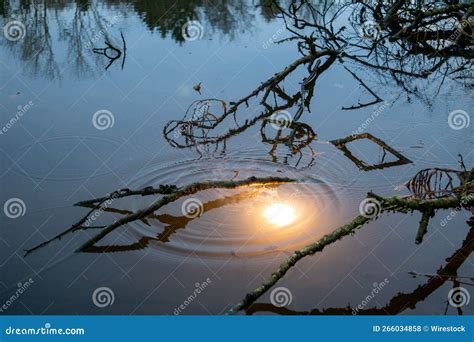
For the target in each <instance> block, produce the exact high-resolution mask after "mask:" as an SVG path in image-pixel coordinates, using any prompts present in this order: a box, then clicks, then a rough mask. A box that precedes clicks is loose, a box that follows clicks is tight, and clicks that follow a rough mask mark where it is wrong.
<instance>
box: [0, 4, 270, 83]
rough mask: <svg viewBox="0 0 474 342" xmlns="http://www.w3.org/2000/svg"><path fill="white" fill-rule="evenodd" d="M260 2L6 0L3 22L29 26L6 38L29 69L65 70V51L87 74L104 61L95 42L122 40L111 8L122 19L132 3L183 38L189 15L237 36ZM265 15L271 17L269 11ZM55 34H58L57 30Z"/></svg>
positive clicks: (149, 20)
mask: <svg viewBox="0 0 474 342" xmlns="http://www.w3.org/2000/svg"><path fill="white" fill-rule="evenodd" d="M255 5H256V4H254V3H253V2H251V1H239V0H223V1H216V2H214V1H213V2H209V1H204V0H191V1H189V0H178V1H172V0H165V1H154V0H140V1H126V0H104V1H100V0H62V1H47V0H39V1H35V0H21V1H20V2H19V3H17V2H15V1H14V0H1V1H0V16H2V17H3V23H4V24H5V23H7V22H8V21H9V20H11V19H12V18H14V19H15V20H19V21H21V22H22V23H23V24H24V25H25V26H26V28H27V29H26V32H25V36H24V38H23V39H21V40H19V41H16V42H14V43H11V42H8V41H7V42H6V44H8V47H9V49H10V50H11V51H12V52H13V53H14V54H15V55H16V56H18V57H19V58H20V59H21V60H23V61H25V62H26V63H25V64H26V69H27V70H29V71H30V72H31V73H33V74H38V75H47V76H49V77H50V78H55V77H59V76H60V74H61V68H62V67H63V66H61V65H59V61H60V58H61V57H62V56H63V55H64V54H65V55H66V58H67V65H69V66H73V67H74V71H75V74H76V75H78V76H81V75H87V74H91V73H92V72H93V71H94V70H96V68H97V66H100V65H101V62H100V60H99V59H97V57H96V56H93V55H91V52H90V50H91V48H92V47H94V46H95V45H99V46H100V45H103V41H104V40H109V41H111V42H112V43H114V42H117V43H120V36H119V35H118V32H116V30H114V29H113V28H112V29H111V28H110V27H111V26H112V24H113V18H111V13H114V15H120V16H121V18H122V19H123V18H125V17H126V16H128V15H129V11H130V9H133V10H134V11H135V12H136V13H137V14H138V15H139V17H140V18H141V19H142V20H143V22H144V24H145V25H146V26H147V27H148V28H149V29H150V30H153V31H155V30H156V31H158V32H160V34H161V36H162V37H168V36H170V37H172V38H173V39H174V40H175V41H178V42H184V37H183V34H182V27H183V25H184V24H185V23H186V22H187V21H190V20H198V21H200V22H201V24H202V25H203V27H204V32H203V34H204V35H206V34H209V33H210V32H213V31H218V32H221V33H222V34H225V35H227V36H228V37H230V38H231V39H232V37H234V36H235V35H236V34H238V33H240V32H244V31H248V30H249V29H250V28H251V27H252V22H253V21H254V20H255V19H256V15H258V11H255ZM261 8H262V9H264V8H267V7H266V6H262V7H261ZM265 15H266V17H267V18H269V19H270V18H271V17H272V16H271V14H270V13H269V12H265ZM2 26H3V25H2ZM98 33H99V34H100V37H99V38H97V34H98ZM56 34H57V35H59V38H56V37H55V36H54V35H56ZM59 42H61V43H64V44H66V49H65V50H60V49H59V44H58V43H59ZM100 69H102V68H101V67H100Z"/></svg>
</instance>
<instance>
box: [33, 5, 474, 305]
mask: <svg viewBox="0 0 474 342" xmlns="http://www.w3.org/2000/svg"><path fill="white" fill-rule="evenodd" d="M184 6H185V8H186V5H184ZM274 6H276V7H277V8H278V11H279V14H278V15H277V17H279V18H280V19H281V20H283V22H284V23H285V25H286V28H287V30H288V34H289V36H288V37H286V38H283V39H282V41H283V42H285V41H293V42H295V43H296V44H297V48H298V51H299V52H300V54H301V57H299V58H298V59H296V60H295V61H293V62H292V63H290V64H289V65H288V66H287V67H286V68H284V69H283V70H281V71H280V72H277V73H276V74H275V75H274V76H272V77H270V78H269V79H267V80H266V81H264V82H263V83H261V84H260V85H259V86H258V87H257V88H255V89H254V90H253V91H251V92H249V93H248V94H247V95H246V96H244V97H242V98H241V99H237V100H234V101H230V102H226V101H224V100H220V99H203V100H200V101H197V102H195V103H193V104H191V105H190V107H189V110H188V111H187V113H186V114H185V116H184V118H182V119H181V120H172V121H170V122H169V123H168V124H167V125H166V126H165V127H164V134H165V137H166V139H167V140H168V142H169V143H170V144H171V145H172V146H174V147H177V148H197V149H198V152H200V153H201V152H202V149H203V148H208V147H209V146H214V147H217V146H219V144H220V145H221V146H223V148H224V149H225V147H226V142H227V140H229V139H231V138H232V137H234V136H236V135H239V134H241V133H242V132H244V131H246V130H247V129H249V128H250V127H253V126H255V125H257V124H259V125H260V133H261V137H262V141H263V143H264V144H268V145H272V147H271V151H270V154H272V153H273V151H274V149H275V148H276V146H278V145H284V146H286V147H287V148H288V149H289V150H290V151H292V152H291V153H293V152H294V151H301V150H302V149H305V148H310V146H311V143H312V142H313V141H314V140H315V139H316V132H314V131H313V129H312V128H311V127H310V126H309V125H307V124H305V123H303V122H302V121H301V119H304V117H305V115H306V116H307V115H308V112H309V111H310V109H311V107H310V104H311V101H312V99H313V96H314V94H315V93H316V92H317V91H318V87H317V85H318V80H319V78H320V76H321V75H323V74H324V73H326V72H328V71H329V70H331V69H333V68H334V66H335V65H338V64H339V65H341V64H342V65H343V66H344V67H345V70H346V71H348V72H349V74H350V75H351V76H352V77H353V78H354V79H355V80H356V81H357V82H358V83H359V84H360V85H361V87H362V88H363V89H365V91H366V92H367V93H368V94H369V95H371V96H372V97H373V98H370V99H369V100H368V101H366V102H360V103H356V104H354V105H352V106H350V107H344V108H343V109H345V110H357V109H360V108H365V107H370V106H373V105H374V104H376V103H378V102H380V101H381V100H382V99H381V98H380V97H379V95H378V94H377V92H376V91H374V90H373V89H372V87H371V86H370V85H369V84H367V83H366V82H365V81H364V79H363V78H362V77H360V76H359V75H358V72H359V71H360V70H367V71H371V72H374V73H376V75H377V76H378V78H379V81H380V82H381V83H383V82H395V84H396V85H398V86H400V87H401V88H402V89H404V91H406V93H408V94H410V95H415V96H418V90H416V86H417V83H416V82H418V81H419V80H423V81H428V82H433V81H436V82H438V87H439V88H440V87H441V86H442V85H443V84H444V83H445V80H446V79H451V80H458V79H463V80H465V79H467V78H468V77H469V72H470V67H471V65H472V44H473V41H472V28H471V26H470V24H469V25H464V24H463V23H464V22H468V23H470V22H471V20H472V16H473V11H474V4H454V5H448V4H445V5H444V6H440V5H439V3H437V4H436V5H435V4H432V3H426V4H424V3H423V4H422V3H414V2H411V1H402V0H398V1H394V2H391V3H388V2H384V1H378V2H364V3H349V2H348V3H343V4H339V3H336V2H322V3H321V4H318V6H315V5H313V4H312V3H311V2H307V1H301V2H300V1H298V2H296V1H295V2H292V3H291V4H290V5H289V6H287V7H281V6H279V5H277V4H276V3H274ZM302 13H304V14H302ZM340 16H347V17H348V18H349V19H348V22H342V21H341V20H340V19H339V17H340ZM367 23H370V25H372V26H370V27H367ZM351 28H352V29H351ZM459 28H462V30H460V29H459ZM297 69H304V71H305V74H306V76H305V77H304V78H303V79H301V80H299V82H298V83H299V85H300V87H299V89H297V90H296V91H294V90H293V91H292V92H291V91H289V90H288V89H286V88H288V87H285V85H286V82H287V80H289V79H290V78H291V77H294V75H295V74H296V73H295V70H297ZM297 81H298V80H297ZM422 95H424V94H422ZM290 110H291V111H292V112H293V114H290V116H289V117H288V113H289V112H288V111H290ZM249 113H256V114H254V115H253V116H249V115H248V114H249ZM245 114H246V115H245ZM269 125H270V126H272V127H273V128H274V130H275V133H274V134H273V135H269V134H268V130H267V129H268V127H269ZM362 137H364V138H368V139H369V140H372V141H375V142H376V143H377V144H378V145H379V146H380V147H381V148H383V149H384V154H383V160H382V163H381V165H382V166H380V165H373V166H367V165H364V164H361V166H360V167H361V169H373V168H383V167H384V166H383V165H384V164H385V163H386V161H385V152H387V151H388V152H391V153H392V154H395V156H397V157H398V158H399V159H400V160H401V161H403V162H404V163H405V162H410V161H409V160H408V159H406V158H405V157H403V155H401V154H399V153H398V152H397V151H395V150H394V149H393V148H391V147H389V146H388V145H386V144H385V143H384V142H382V141H381V140H379V139H377V138H375V137H373V136H371V135H369V134H365V135H358V136H357V137H356V138H362ZM351 139H352V140H353V139H354V137H352V138H350V137H349V138H343V139H338V140H334V141H333V143H334V144H335V145H336V146H338V147H339V148H341V149H344V146H345V143H346V142H349V141H350V140H351ZM347 152H348V151H346V155H349V153H347ZM349 152H350V151H349ZM274 160H275V159H274ZM275 161H277V160H275ZM353 161H354V162H356V163H358V161H356V160H353ZM298 163H299V161H298ZM389 164H390V163H389ZM396 164H397V163H391V164H390V166H394V165H396ZM309 166H312V163H310V165H309ZM460 166H461V170H449V169H429V170H421V171H420V172H419V173H418V174H416V175H414V177H412V178H411V179H410V180H409V181H408V182H407V184H406V185H407V188H408V190H410V191H411V194H410V195H409V196H406V197H382V196H379V195H377V194H374V193H368V195H367V198H366V199H365V200H364V201H363V203H364V204H367V208H363V209H364V210H363V211H361V213H360V215H358V216H356V217H355V218H354V219H353V220H352V221H351V222H349V223H347V224H345V225H343V226H341V227H339V228H337V229H335V230H334V231H333V232H331V233H329V234H327V235H325V236H324V237H323V238H321V239H319V240H317V241H314V242H313V243H312V244H310V245H308V246H306V247H304V248H302V249H301V250H298V251H295V252H294V253H293V254H292V255H291V256H290V257H289V258H288V260H287V261H285V262H284V263H282V264H281V265H280V267H279V268H278V269H277V270H276V271H275V272H274V273H272V275H271V276H270V277H269V279H268V280H267V281H265V282H264V283H263V284H262V285H261V286H260V287H258V288H257V289H255V290H254V291H252V292H250V293H248V294H247V295H246V296H245V297H244V299H243V300H242V301H241V302H239V303H238V304H236V305H235V306H234V308H233V310H232V311H231V312H238V311H240V310H247V309H249V308H251V307H252V304H253V303H255V301H256V300H258V299H259V298H260V297H261V296H262V295H263V294H265V293H266V292H267V291H268V290H269V289H270V288H272V287H273V286H274V285H275V284H276V283H277V282H278V281H279V280H280V279H281V278H283V277H284V276H285V274H286V273H287V272H288V271H289V270H290V269H291V268H292V267H293V266H294V265H295V264H296V263H297V262H298V261H299V260H301V259H303V258H304V257H306V256H310V255H313V254H315V253H318V252H321V251H322V250H323V249H324V248H325V247H326V246H329V245H331V244H333V243H335V242H336V241H338V240H339V239H341V238H343V237H345V236H348V235H351V234H353V233H355V232H356V231H357V230H359V229H361V228H362V227H363V226H364V225H366V224H368V223H370V222H372V221H375V220H377V219H378V218H379V217H380V216H381V215H382V214H387V213H393V212H396V213H402V214H408V213H413V212H418V213H419V214H421V219H420V223H419V227H418V231H417V233H416V238H415V239H414V240H415V243H417V244H420V243H422V242H423V237H424V236H425V234H426V233H427V230H428V224H429V221H430V220H431V219H432V218H433V217H434V216H435V214H436V213H437V212H438V210H441V209H451V210H454V209H459V210H461V209H464V210H470V209H471V207H472V206H473V205H474V198H473V196H472V194H473V192H474V190H473V188H474V187H473V184H474V170H473V169H469V168H467V167H466V165H464V162H463V160H462V157H461V158H460ZM443 177H444V180H446V179H447V183H440V182H441V179H442V178H443ZM438 180H439V182H438ZM455 180H456V181H457V182H456V183H455V182H454V181H455ZM296 181H297V180H295V179H284V178H276V177H267V178H255V177H250V178H247V179H245V180H227V181H221V180H219V181H206V182H199V183H194V184H190V185H186V186H183V187H180V188H178V187H176V186H173V185H163V184H162V185H161V187H159V188H145V189H141V190H136V191H133V190H129V189H122V190H118V191H115V192H113V193H112V194H110V195H107V196H105V197H102V198H99V199H94V200H90V201H87V202H88V204H89V205H90V206H91V207H92V209H91V211H90V212H89V213H88V214H86V216H84V217H83V218H82V219H81V220H80V221H79V222H77V223H76V224H74V225H73V226H71V228H69V229H68V230H66V231H65V232H63V233H61V234H59V235H58V236H57V237H55V238H53V239H52V240H55V239H60V238H61V237H62V236H63V235H65V234H68V233H72V232H74V231H76V230H81V229H98V230H99V232H98V233H97V234H96V235H95V236H93V237H92V238H91V239H90V240H88V241H87V242H85V243H84V244H83V245H82V246H81V247H80V248H79V249H78V251H79V252H86V251H91V249H92V250H93V251H101V252H108V251H113V250H114V248H115V246H105V248H102V247H100V246H98V245H97V243H98V242H100V241H101V240H102V239H103V238H105V237H106V236H107V235H108V234H110V233H111V232H113V231H114V230H116V229H117V228H120V227H123V226H125V225H127V224H129V223H130V222H133V221H136V220H142V221H143V220H144V221H146V220H147V219H150V218H153V215H155V214H154V213H155V212H156V211H158V210H159V209H161V208H163V207H164V206H166V205H168V204H169V203H172V202H175V201H177V200H178V199H180V198H183V197H186V196H191V195H194V194H196V193H198V192H201V191H205V190H208V189H215V188H219V189H235V188H242V187H253V186H266V185H278V184H286V183H290V182H296ZM433 182H434V183H433ZM162 187H163V188H162ZM137 195H141V196H157V199H156V200H155V201H153V202H152V204H150V205H149V206H148V207H145V208H143V209H140V210H137V211H135V212H131V211H126V212H123V213H121V214H123V216H122V217H121V218H119V219H117V220H115V221H113V222H111V223H108V224H107V225H104V226H98V227H88V226H85V225H84V223H85V222H86V221H87V219H88V217H89V216H90V215H92V214H93V213H94V212H96V211H104V210H105V209H104V208H103V205H104V203H105V202H106V201H108V200H111V199H115V197H114V196H118V197H119V198H122V197H127V196H137ZM365 210H368V211H367V212H366V211H365ZM155 218H156V217H155ZM162 219H164V218H163V217H162ZM172 221H173V220H171V221H169V222H168V223H171V226H173V224H174V223H176V222H174V223H173V222H172ZM178 221H179V220H178ZM181 223H182V222H181ZM181 223H179V224H178V225H175V226H176V227H175V228H176V229H179V228H182V227H181V226H180V225H182V224H181ZM176 229H174V230H173V229H171V231H173V232H174V231H175V230H176ZM414 235H415V234H414ZM159 238H160V237H158V239H159ZM52 240H49V241H52ZM49 241H47V242H45V243H43V244H41V245H39V246H37V247H34V248H32V249H30V250H29V251H28V253H31V252H33V251H34V250H36V249H38V248H40V247H43V246H45V245H46V244H47V243H49ZM161 241H162V242H163V240H161ZM466 241H467V242H466ZM466 241H465V242H464V244H463V246H462V248H461V250H462V251H463V252H466V253H470V252H471V251H472V233H469V235H468V239H467V240H466ZM142 242H143V243H140V242H139V243H138V245H133V246H132V248H141V247H142V246H143V245H144V244H145V245H146V244H147V243H148V241H142ZM124 250H127V248H124ZM116 251H118V250H116ZM465 258H467V257H461V258H457V257H456V255H455V256H453V257H452V258H451V259H450V260H449V262H448V265H447V266H446V267H445V268H444V271H443V269H442V270H441V271H440V272H439V273H438V275H439V277H438V276H436V277H435V279H434V280H432V281H430V283H429V284H428V285H426V286H425V287H421V289H417V290H415V292H416V291H418V293H417V294H416V295H413V294H408V295H399V296H397V297H394V298H395V299H394V301H392V302H390V303H389V304H388V305H387V306H386V307H385V310H387V311H389V312H393V313H399V312H402V311H403V308H401V307H400V306H399V303H400V298H402V299H403V300H404V301H406V300H407V301H408V303H409V304H410V305H412V306H414V305H415V304H416V303H417V300H419V298H422V299H424V298H426V296H428V295H429V294H430V293H432V292H433V291H434V290H435V289H436V288H438V287H439V286H441V285H442V284H443V282H444V281H446V278H447V277H448V276H450V277H451V278H452V279H453V283H455V282H457V281H458V280H457V277H456V275H455V272H456V271H457V269H458V267H459V266H460V265H461V264H462V262H463V261H464V260H465ZM458 261H459V262H460V263H459V262H458ZM448 271H449V272H451V273H449V272H448ZM438 278H439V279H441V280H442V282H441V281H440V280H437V279H438ZM433 284H434V285H433ZM430 291H431V292H430ZM413 298H414V299H413ZM257 308H258V307H257ZM254 309H255V307H254ZM344 310H345V311H344ZM347 310H349V309H347V308H344V309H342V310H341V311H340V312H337V313H345V312H346V311H347ZM369 311H370V310H369ZM376 311H377V310H376ZM371 312H372V311H370V312H367V313H371ZM334 313H336V311H334ZM376 313H379V311H377V312H376Z"/></svg>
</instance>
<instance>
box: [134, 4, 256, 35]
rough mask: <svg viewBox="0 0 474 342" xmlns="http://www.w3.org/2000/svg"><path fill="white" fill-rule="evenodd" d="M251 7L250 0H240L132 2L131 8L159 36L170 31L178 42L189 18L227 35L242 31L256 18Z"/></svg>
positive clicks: (208, 28) (207, 28) (206, 28)
mask: <svg viewBox="0 0 474 342" xmlns="http://www.w3.org/2000/svg"><path fill="white" fill-rule="evenodd" d="M253 7H254V5H253V4H252V3H251V2H248V1H241V0H224V1H222V0H221V1H205V0H178V1H175V0H164V1H154V0H143V1H134V2H133V8H134V9H135V11H136V12H137V13H138V14H139V15H140V16H141V18H143V21H144V22H145V24H146V25H147V27H148V28H149V29H150V30H155V29H157V30H158V31H159V32H160V33H161V35H162V37H167V36H168V35H169V36H171V37H172V38H173V39H174V40H176V41H178V42H183V41H184V38H183V35H182V32H181V28H182V26H183V25H184V24H185V23H186V22H187V21H190V20H198V21H200V22H201V23H202V24H203V25H204V24H205V23H209V24H210V25H208V26H206V27H205V30H218V31H220V32H222V33H224V34H226V35H229V36H230V37H232V36H233V35H235V34H237V33H238V31H245V30H246V29H247V28H249V27H251V26H252V21H253V20H255V14H254V10H253ZM206 33H207V32H204V34H206Z"/></svg>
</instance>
